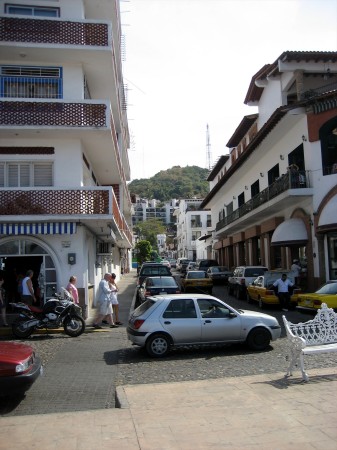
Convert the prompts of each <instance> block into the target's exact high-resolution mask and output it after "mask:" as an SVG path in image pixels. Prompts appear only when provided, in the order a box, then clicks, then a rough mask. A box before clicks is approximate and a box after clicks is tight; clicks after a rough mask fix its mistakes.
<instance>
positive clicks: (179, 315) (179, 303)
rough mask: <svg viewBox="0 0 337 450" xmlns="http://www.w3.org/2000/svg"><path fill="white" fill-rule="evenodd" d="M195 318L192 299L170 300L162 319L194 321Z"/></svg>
mask: <svg viewBox="0 0 337 450" xmlns="http://www.w3.org/2000/svg"><path fill="white" fill-rule="evenodd" d="M196 317H197V313H196V310H195V306H194V301H193V300H192V299H191V300H190V299H181V300H172V301H171V302H170V304H169V305H168V307H167V308H166V311H165V312H164V314H163V318H164V319H195V318H196Z"/></svg>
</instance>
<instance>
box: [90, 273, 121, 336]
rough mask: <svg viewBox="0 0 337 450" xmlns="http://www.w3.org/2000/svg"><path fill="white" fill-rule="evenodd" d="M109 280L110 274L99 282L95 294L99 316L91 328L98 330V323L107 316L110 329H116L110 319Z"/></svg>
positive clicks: (116, 326) (110, 291)
mask: <svg viewBox="0 0 337 450" xmlns="http://www.w3.org/2000/svg"><path fill="white" fill-rule="evenodd" d="M110 279H111V273H108V272H107V273H106V274H105V275H104V278H103V280H101V281H100V282H99V286H98V293H97V303H98V307H99V314H98V315H97V317H96V318H95V320H94V323H93V327H94V328H97V329H100V328H102V327H101V326H100V323H101V322H102V319H103V318H104V317H105V316H107V319H108V322H109V323H110V328H118V325H115V324H114V322H113V318H112V307H111V293H112V290H111V289H110V287H109V281H110Z"/></svg>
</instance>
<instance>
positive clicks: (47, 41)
mask: <svg viewBox="0 0 337 450" xmlns="http://www.w3.org/2000/svg"><path fill="white" fill-rule="evenodd" d="M0 23H1V26H0V97H1V98H0V108H1V110H0V129H1V143H0V213H1V220H0V260H1V264H2V269H3V270H4V271H5V276H8V277H9V276H10V274H11V275H12V274H13V272H14V271H16V272H17V273H19V272H22V273H24V272H25V271H26V270H27V269H33V270H34V272H35V277H34V283H35V286H36V288H39V291H40V296H41V298H42V300H46V299H48V298H49V297H50V296H51V295H52V292H53V289H57V290H59V289H60V287H61V286H65V285H66V284H67V282H68V280H69V276H70V275H76V276H77V280H78V282H77V286H78V288H79V294H80V302H81V303H82V305H85V306H86V309H87V311H88V312H89V313H90V307H91V303H92V300H93V298H94V295H95V292H96V288H97V285H98V281H99V280H100V279H101V277H102V275H103V274H104V273H105V272H106V271H113V272H116V274H117V276H119V275H120V271H121V269H122V268H124V269H127V268H128V267H129V266H130V260H131V259H130V258H131V256H130V251H129V249H130V248H131V246H132V233H131V231H130V226H131V200H130V196H129V193H128V189H127V185H126V182H127V181H128V180H129V179H130V168H129V160H128V153H127V149H128V147H129V131H128V124H127V115H126V105H125V99H124V88H123V77H122V62H121V48H120V43H121V23H120V16H119V0H49V1H43V0H33V1H31V2H26V1H25V2H23V1H21V0H10V1H6V2H5V1H3V0H1V1H0Z"/></svg>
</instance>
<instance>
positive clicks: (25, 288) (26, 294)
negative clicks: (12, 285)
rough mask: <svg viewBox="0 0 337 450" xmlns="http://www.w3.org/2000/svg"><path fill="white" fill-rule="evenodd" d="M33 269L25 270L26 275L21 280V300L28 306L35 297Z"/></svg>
mask: <svg viewBox="0 0 337 450" xmlns="http://www.w3.org/2000/svg"><path fill="white" fill-rule="evenodd" d="M33 275H34V272H33V270H27V273H26V277H25V278H24V279H23V280H22V302H23V303H25V304H26V305H28V306H31V305H32V304H33V303H36V297H35V293H34V288H33V282H32V278H33Z"/></svg>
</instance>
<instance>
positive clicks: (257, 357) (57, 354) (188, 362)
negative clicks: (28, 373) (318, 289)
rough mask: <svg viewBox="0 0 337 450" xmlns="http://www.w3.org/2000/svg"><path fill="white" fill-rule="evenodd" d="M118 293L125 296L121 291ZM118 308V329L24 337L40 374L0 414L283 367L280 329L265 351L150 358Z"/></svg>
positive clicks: (94, 403) (327, 359) (209, 350)
mask: <svg viewBox="0 0 337 450" xmlns="http://www.w3.org/2000/svg"><path fill="white" fill-rule="evenodd" d="M130 277H131V275H130ZM131 281H133V280H132V279H131ZM127 289H128V292H127V298H128V301H129V302H130V303H131V299H130V292H133V291H134V284H132V283H131V285H130V286H128V287H127ZM214 295H215V296H219V297H220V296H222V298H223V299H224V300H227V301H228V302H229V303H230V304H231V305H232V306H234V307H237V308H238V307H241V308H246V309H248V305H247V304H246V302H245V301H242V300H236V299H234V298H233V297H230V298H228V296H227V293H226V289H224V287H221V286H219V287H216V288H215V289H214ZM123 298H124V299H125V298H126V297H125V295H124V297H123ZM121 303H122V302H121ZM249 309H256V310H258V307H257V306H255V305H249ZM121 311H122V321H123V322H124V325H123V326H122V327H120V328H118V329H112V330H111V329H109V328H107V329H105V330H104V331H101V330H97V331H92V328H91V327H87V332H85V333H84V334H83V335H82V336H80V337H78V338H70V337H68V336H65V335H64V334H53V335H49V336H41V335H35V336H34V337H33V338H31V339H29V340H27V341H26V342H28V343H29V344H30V345H32V346H34V348H35V349H36V351H37V352H38V354H39V355H40V356H41V358H42V361H43V364H44V376H42V377H40V379H39V380H37V382H36V383H35V384H34V385H33V387H32V388H31V389H30V391H28V393H27V395H26V397H25V398H23V399H14V400H13V399H12V400H6V401H5V402H3V403H2V405H1V407H0V413H1V414H2V415H28V414H45V413H51V412H62V411H85V410H93V409H102V408H114V407H115V406H116V405H115V390H116V386H121V385H126V384H129V385H130V384H131V385H132V384H149V383H166V382H175V381H191V380H207V379H216V378H223V377H233V376H234V377H236V376H244V375H256V374H263V373H265V374H270V373H276V372H285V371H286V368H287V361H286V358H285V355H286V339H285V338H284V331H283V333H282V338H281V339H279V340H277V341H276V342H273V343H272V346H271V347H270V350H268V351H265V352H252V351H250V350H249V349H248V348H247V347H246V346H244V345H231V346H226V347H204V348H188V349H179V350H174V351H172V352H171V353H170V354H169V356H168V357H166V358H164V359H152V358H150V357H148V356H147V354H146V353H145V351H143V350H140V349H139V348H137V347H132V346H131V345H130V343H129V341H128V340H127V336H126V331H125V324H126V319H127V314H128V311H127V305H126V301H125V303H123V308H121ZM266 312H267V313H269V314H273V315H275V316H277V318H278V319H279V321H280V323H281V314H282V313H281V312H280V311H278V310H267V311H266ZM289 316H290V320H293V321H296V318H297V321H306V320H309V319H310V318H311V316H310V315H308V314H301V313H300V312H298V311H291V312H289ZM336 366H337V355H336V354H335V353H331V354H322V355H315V356H311V357H307V358H306V368H307V370H308V372H309V373H310V370H311V369H313V368H320V367H322V368H323V367H324V368H328V367H336Z"/></svg>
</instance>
